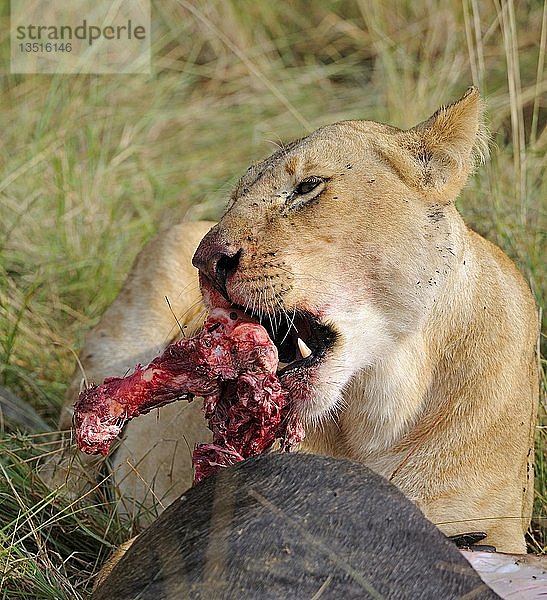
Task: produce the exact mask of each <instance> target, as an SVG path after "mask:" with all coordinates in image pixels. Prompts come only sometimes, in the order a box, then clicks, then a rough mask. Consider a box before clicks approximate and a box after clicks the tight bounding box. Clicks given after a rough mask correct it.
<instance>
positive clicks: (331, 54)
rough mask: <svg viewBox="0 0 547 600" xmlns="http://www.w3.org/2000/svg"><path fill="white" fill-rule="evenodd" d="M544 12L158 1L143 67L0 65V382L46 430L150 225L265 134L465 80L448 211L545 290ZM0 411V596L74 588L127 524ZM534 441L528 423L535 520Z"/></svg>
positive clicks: (543, 472) (214, 209)
mask: <svg viewBox="0 0 547 600" xmlns="http://www.w3.org/2000/svg"><path fill="white" fill-rule="evenodd" d="M1 10H3V17H2V18H3V20H2V29H1V32H2V35H3V37H4V41H5V39H7V16H8V15H7V9H5V8H4V9H0V11H1ZM545 19H546V16H545V8H544V7H543V5H542V3H541V2H528V3H514V2H513V1H506V0H504V1H501V0H494V1H493V2H491V3H484V2H480V3H479V2H478V1H477V0H463V2H462V4H458V3H442V2H435V1H433V0H425V1H423V2H399V3H382V2H379V1H376V0H355V1H349V0H348V1H345V2H342V1H338V2H326V1H325V2H323V1H319V2H314V3H305V2H304V1H303V0H297V1H295V2H292V3H271V2H266V1H256V0H238V1H237V2H236V1H235V0H203V1H198V0H191V1H186V0H181V1H180V2H175V1H174V0H167V1H165V2H161V3H159V2H158V3H155V10H154V28H155V35H154V44H153V57H154V58H153V74H152V75H151V76H92V75H91V76H62V75H58V76H47V75H34V76H17V75H4V76H3V78H2V83H1V85H2V96H1V98H0V109H1V110H0V115H1V116H0V119H1V130H2V139H1V141H0V165H1V169H0V197H1V202H0V223H2V226H1V228H0V282H1V283H0V385H1V386H3V387H4V388H8V389H9V390H11V391H12V392H14V393H15V394H16V395H18V396H19V397H20V398H21V399H22V400H24V401H26V402H27V403H28V405H29V406H30V407H32V408H33V409H34V410H35V411H36V412H37V413H38V414H39V415H40V416H41V417H42V418H43V419H45V420H46V422H47V423H49V425H50V426H51V427H54V426H55V422H56V416H57V414H58V411H59V408H60V405H61V402H62V397H63V393H64V390H65V388H66V385H67V382H68V380H69V378H70V375H71V370H72V368H73V364H74V352H75V351H77V349H78V347H79V346H80V344H81V341H82V335H83V333H84V332H85V331H86V330H87V329H89V328H90V327H91V326H92V325H93V324H94V323H95V322H96V320H97V318H98V317H99V315H100V314H101V312H102V311H103V310H104V308H105V306H106V305H107V304H108V303H109V302H110V301H111V300H112V299H113V297H114V296H115V294H116V291H117V289H118V288H119V285H120V283H121V281H122V280H123V277H124V274H125V273H126V272H127V270H128V268H129V265H130V264H131V261H132V259H133V257H134V255H135V254H136V252H137V251H138V249H139V248H140V246H141V245H142V243H143V242H144V241H145V240H146V239H148V238H149V237H150V236H151V235H153V234H154V233H155V232H157V231H158V230H161V229H162V228H164V227H166V226H168V225H169V224H170V223H172V222H174V221H176V220H183V219H186V220H191V219H197V218H201V217H208V218H216V217H218V216H219V215H220V214H221V212H222V207H223V203H224V198H225V196H226V193H227V191H228V190H229V188H230V186H231V185H232V183H233V182H234V180H235V179H236V178H237V177H238V176H239V175H240V174H241V173H242V172H243V171H244V170H245V168H246V167H247V165H248V163H249V162H250V161H252V160H255V159H257V158H259V157H261V156H264V155H265V154H268V153H269V152H270V151H271V149H272V142H274V143H275V142H276V141H278V140H288V139H291V138H295V137H298V136H300V135H302V134H305V133H306V132H307V131H309V130H311V129H313V128H315V127H318V126H320V125H322V124H326V123H329V122H332V121H335V120H339V119H344V118H350V117H351V118H359V117H363V118H369V119H376V120H381V121H388V122H390V123H392V124H394V125H397V126H401V127H405V126H410V125H412V124H414V123H415V122H418V121H420V120H422V119H423V118H425V117H427V116H428V115H429V114H430V113H431V112H433V111H434V110H435V109H436V108H437V107H438V105H440V104H442V103H446V102H448V101H451V100H454V99H456V98H457V97H458V96H459V95H461V93H462V92H463V91H464V90H465V88H466V87H467V85H468V84H470V83H474V84H476V85H478V86H479V88H480V89H481V91H482V92H483V94H485V95H486V97H487V99H488V117H489V127H490V130H491V132H492V139H493V147H492V159H491V161H490V162H489V163H488V164H487V165H486V166H484V167H482V168H481V169H480V171H479V172H478V173H477V174H476V176H475V177H474V179H473V181H472V182H471V183H470V184H469V185H468V186H467V188H466V189H465V190H464V192H463V194H462V196H461V199H460V200H459V206H460V209H461V210H462V212H463V213H464V215H465V217H466V218H467V220H468V222H469V223H470V224H471V225H472V226H474V227H475V228H476V229H477V230H479V231H480V232H481V233H482V234H484V235H485V236H486V237H488V238H489V239H491V240H493V241H494V242H496V243H497V244H499V245H500V246H501V247H502V248H503V249H504V250H505V251H506V252H507V253H508V254H509V255H510V256H511V257H512V258H513V259H514V260H515V261H516V262H517V263H518V265H519V267H520V268H521V270H522V272H523V273H524V274H525V276H526V277H527V279H528V281H529V282H530V285H531V287H532V289H533V291H534V293H535V295H536V298H537V300H538V303H539V304H542V302H543V299H544V294H545V289H546V281H545V272H544V270H542V266H543V265H542V258H543V256H544V255H545V248H544V245H543V244H544V237H542V233H541V232H542V230H545V227H544V225H545V223H544V222H543V227H542V219H544V216H545V212H544V211H545V206H542V205H541V203H542V201H544V199H545V198H546V197H547V194H546V185H545V183H544V180H543V178H542V171H543V170H544V168H545V146H546V142H547V133H546V130H545V113H544V108H545V107H544V106H542V104H541V99H542V95H543V98H545V92H546V91H547V79H546V78H545V75H544V65H543V63H542V62H541V60H542V52H541V51H540V45H541V46H542V47H543V51H544V50H545V36H546V29H547V26H546V22H545ZM2 48H4V52H5V44H4V45H3V46H2ZM2 58H3V60H4V64H7V63H6V59H7V56H6V55H5V54H4V55H2ZM8 421H9V419H7V420H6V423H5V432H6V433H5V436H4V437H5V439H4V441H3V442H2V444H3V446H2V447H3V453H2V457H1V458H0V464H1V465H2V469H3V470H2V472H1V473H0V572H1V573H2V575H1V583H0V597H3V598H10V599H11V598H18V597H24V598H28V597H30V596H32V597H35V598H44V599H46V598H74V597H79V595H80V594H82V593H84V592H85V590H86V589H88V587H89V580H90V579H89V578H90V577H91V576H92V574H93V573H94V572H96V570H97V568H98V566H99V563H100V562H101V560H102V558H103V557H104V556H105V553H107V552H108V550H109V548H110V547H112V546H113V545H115V544H117V543H118V542H119V541H120V540H121V539H122V538H123V537H124V535H126V533H127V529H125V530H124V526H123V524H120V523H118V522H117V521H116V519H115V518H114V516H113V513H112V508H111V506H110V505H109V503H108V498H106V497H105V498H104V502H103V503H102V506H88V504H86V500H85V499H84V500H83V501H82V502H83V503H77V504H72V505H71V504H70V503H67V502H66V501H65V500H63V499H62V498H60V497H59V496H58V495H56V494H55V493H52V492H51V491H50V490H48V489H47V487H46V486H45V485H44V484H43V482H42V481H41V480H40V478H39V477H38V476H37V475H36V472H35V469H34V466H35V464H36V462H37V461H38V460H39V458H40V456H41V455H43V454H44V452H45V451H55V449H54V447H53V446H52V445H51V444H49V440H48V439H47V437H46V438H44V437H41V438H36V437H33V436H29V435H23V434H13V433H12V432H13V424H11V425H10V423H9V422H8ZM543 424H544V425H543V426H544V427H545V426H546V422H545V421H543ZM546 437H547V436H546V431H545V429H538V462H537V471H538V477H537V503H536V509H535V511H536V515H537V516H540V515H541V516H543V517H545V515H546V512H547V509H546V506H547V463H546V461H545V457H544V444H545V440H546ZM545 543H546V542H545V541H541V539H540V538H539V537H537V538H536V541H535V542H532V544H535V545H534V548H535V549H536V550H542V549H543V550H544V549H545V548H544V545H545Z"/></svg>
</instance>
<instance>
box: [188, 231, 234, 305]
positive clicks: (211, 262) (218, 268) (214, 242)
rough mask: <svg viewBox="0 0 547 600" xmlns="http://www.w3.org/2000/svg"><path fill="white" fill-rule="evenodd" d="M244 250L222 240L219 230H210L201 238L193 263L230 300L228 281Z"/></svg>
mask: <svg viewBox="0 0 547 600" xmlns="http://www.w3.org/2000/svg"><path fill="white" fill-rule="evenodd" d="M242 252H243V250H242V249H241V248H237V247H236V246H233V245H231V244H228V243H226V242H224V241H223V240H221V239H220V238H219V236H218V234H217V232H215V231H210V232H209V233H208V234H207V235H206V236H205V237H204V238H203V239H202V240H201V242H200V244H199V246H198V249H197V250H196V253H195V254H194V257H193V258H192V264H193V265H194V267H196V268H197V269H199V270H200V271H201V273H203V274H204V275H205V276H206V277H207V278H208V279H209V281H210V282H211V283H212V284H213V285H214V286H215V288H216V289H217V290H218V291H219V292H220V293H221V294H222V295H223V296H224V297H225V298H226V299H228V300H229V298H228V291H227V290H226V281H227V279H228V276H229V275H231V274H232V273H234V272H235V271H236V270H237V267H238V265H239V259H240V258H241V253H242Z"/></svg>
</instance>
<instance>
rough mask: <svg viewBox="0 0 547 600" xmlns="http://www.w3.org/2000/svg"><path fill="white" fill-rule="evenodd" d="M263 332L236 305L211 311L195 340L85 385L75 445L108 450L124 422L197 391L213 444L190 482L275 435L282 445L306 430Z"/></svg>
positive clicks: (196, 457) (200, 455)
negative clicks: (128, 370) (98, 382)
mask: <svg viewBox="0 0 547 600" xmlns="http://www.w3.org/2000/svg"><path fill="white" fill-rule="evenodd" d="M277 365H278V358H277V349H276V347H275V345H274V343H273V342H272V340H271V339H270V337H269V336H268V333H267V332H266V330H265V329H264V328H263V327H262V326H261V325H260V324H259V323H257V322H255V321H253V320H251V319H250V318H249V317H248V316H247V315H245V314H244V313H242V312H240V311H236V310H226V309H216V310H214V311H213V312H212V313H211V315H210V316H209V318H208V319H207V321H206V322H205V325H204V328H203V330H202V332H201V333H200V334H199V335H197V336H196V337H193V338H189V339H182V340H180V341H179V342H176V343H174V344H171V345H170V346H168V347H167V348H166V350H165V351H164V352H163V354H162V355H161V356H158V357H157V358H155V359H154V360H153V361H152V362H151V363H150V364H149V365H148V366H146V367H142V366H141V365H138V366H137V367H136V368H135V371H134V372H133V373H132V374H131V375H128V376H127V377H122V378H119V377H112V378H109V379H105V381H104V383H103V384H102V385H98V386H97V385H93V386H91V387H89V388H88V389H86V390H85V391H84V392H82V394H80V397H79V399H78V402H77V403H76V406H75V409H74V420H75V427H76V437H77V442H78V446H79V448H80V449H81V450H83V451H84V452H87V453H88V454H97V453H101V454H103V455H106V454H107V453H108V450H109V448H110V445H111V443H112V442H113V440H114V439H115V438H116V437H117V436H118V435H119V433H120V432H121V429H122V427H123V425H124V423H125V422H126V421H128V420H129V419H132V418H134V417H136V416H138V415H139V414H143V413H146V412H149V411H150V410H152V409H153V408H157V407H160V406H164V405H165V404H168V403H170V402H174V401H175V400H179V399H184V398H185V399H188V400H191V399H192V398H193V397H194V396H203V398H204V410H205V417H206V418H207V420H208V424H209V428H210V429H211V431H212V432H213V443H212V444H199V445H198V446H196V448H195V450H194V453H193V457H192V460H193V462H194V466H195V468H196V474H195V480H196V481H200V480H201V479H202V478H203V477H205V476H207V475H210V474H211V473H214V472H216V471H217V470H218V469H219V468H220V467H222V466H228V465H230V464H234V463H236V462H239V461H241V460H244V459H245V458H248V457H250V456H254V455H256V454H261V453H262V452H264V451H265V450H267V449H268V448H269V447H270V446H271V445H272V444H273V443H274V441H275V440H276V439H281V445H282V448H283V449H285V450H288V449H289V448H290V447H291V446H293V445H295V444H297V443H299V442H300V441H301V440H302V438H303V437H304V431H303V428H302V425H301V424H300V422H299V420H298V418H297V416H296V414H295V413H294V411H293V410H292V407H291V405H290V402H289V399H288V395H287V394H286V392H285V391H284V390H283V388H282V387H281V384H280V382H279V380H278V378H277V375H276V369H277Z"/></svg>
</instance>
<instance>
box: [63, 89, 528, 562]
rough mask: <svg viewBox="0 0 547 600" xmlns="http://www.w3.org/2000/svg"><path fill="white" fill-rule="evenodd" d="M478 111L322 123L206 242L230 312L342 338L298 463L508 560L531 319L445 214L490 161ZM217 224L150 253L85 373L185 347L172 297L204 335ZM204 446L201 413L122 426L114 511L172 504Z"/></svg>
mask: <svg viewBox="0 0 547 600" xmlns="http://www.w3.org/2000/svg"><path fill="white" fill-rule="evenodd" d="M481 112H482V107H481V102H480V98H479V95H478V93H477V91H476V90H475V89H473V88H472V89H470V90H469V91H468V93H467V94H466V95H465V96H464V97H463V98H462V99H460V100H459V101H458V102H456V103H454V104H453V105H450V106H448V107H443V108H441V109H440V110H439V111H437V113H435V114H434V115H433V116H432V117H431V118H429V119H428V120H427V121H425V122H424V123H422V124H420V125H418V126H416V127H415V128H413V129H410V130H408V131H402V130H399V129H395V128H392V127H389V126H387V125H382V124H378V123H374V122H370V121H346V122H342V123H336V124H334V125H330V126H327V127H323V128H321V129H319V130H318V131H316V132H314V133H312V134H311V135H310V136H308V137H307V138H304V139H303V140H299V141H298V142H296V143H295V144H292V145H289V146H288V147H287V148H285V149H284V150H283V151H280V152H278V153H276V154H275V155H274V156H272V157H270V158H268V159H266V160H265V161H263V162H261V163H258V164H257V165H254V166H252V167H251V168H250V169H249V170H248V172H247V173H246V175H244V176H243V178H242V179H241V181H240V182H239V184H238V186H236V188H235V190H234V192H233V194H232V198H231V204H230V206H229V209H228V211H227V212H226V214H225V216H224V217H223V219H222V220H221V222H220V223H219V224H218V225H217V226H216V227H215V229H214V231H215V232H216V233H215V235H217V236H219V237H220V238H221V239H222V240H224V242H225V243H227V244H230V245H231V246H233V247H237V248H241V249H243V253H242V255H241V259H240V262H239V265H238V269H237V271H236V273H235V274H234V275H233V277H232V278H231V280H230V286H229V289H228V291H229V293H230V295H231V296H230V297H231V299H232V300H233V301H234V302H236V303H239V304H243V305H247V306H248V307H250V308H252V307H255V308H260V309H261V310H270V311H271V310H281V309H283V310H286V311H288V312H290V311H292V310H294V309H296V308H298V309H305V310H308V311H311V312H313V313H317V314H320V315H321V318H322V319H323V320H325V321H326V322H329V323H331V324H332V325H333V326H334V327H335V328H336V330H337V331H338V333H339V337H338V340H337V343H336V345H335V347H334V349H333V351H332V353H331V354H330V355H329V357H328V358H327V360H326V361H325V364H324V366H323V367H322V368H321V370H320V377H319V381H317V382H316V386H315V396H314V397H313V398H312V399H310V402H309V403H308V404H307V405H306V406H304V407H303V408H302V414H303V418H304V419H305V422H306V424H307V431H308V434H307V438H306V440H305V444H304V448H303V449H304V450H307V451H312V452H318V453H326V454H334V455H337V456H347V457H351V458H353V459H356V460H359V461H362V462H364V463H366V464H368V465H369V466H371V467H372V468H373V469H374V470H376V471H377V472H379V473H381V474H382V475H385V476H386V477H388V478H390V479H392V480H393V481H394V482H395V483H396V484H397V485H398V486H399V487H400V488H401V489H402V490H403V492H404V493H405V494H407V495H408V496H409V497H410V498H411V499H413V500H414V501H415V502H416V503H417V504H418V505H419V506H420V507H421V508H422V510H423V511H424V512H425V514H426V516H427V517H428V518H429V519H431V520H432V521H433V522H435V523H437V524H438V525H439V526H440V528H441V529H442V530H443V531H444V532H446V533H447V534H455V533H462V532H466V531H477V530H478V531H481V530H484V531H487V532H488V537H487V539H486V541H485V542H486V543H489V544H492V545H495V546H496V547H497V548H498V550H500V551H503V552H515V553H518V552H523V551H524V550H525V545H524V538H523V530H524V529H525V528H526V527H527V524H528V522H529V518H530V512H531V502H532V494H533V470H532V466H531V464H532V456H533V451H532V450H531V448H532V443H533V431H534V423H535V415H536V409H537V396H538V391H537V372H536V359H535V354H534V352H535V344H536V337H537V330H538V324H537V315H536V308H535V305H534V302H533V299H532V297H531V294H530V291H529V289H528V286H527V285H526V283H525V281H524V280H523V278H522V276H521V275H520V274H519V272H518V271H517V269H516V268H515V266H514V265H513V263H512V262H511V261H510V260H509V259H508V258H507V257H506V256H505V255H504V254H503V253H502V252H501V251H500V250H499V249H498V248H497V247H495V246H493V245H492V244H490V243H489V242H487V241H486V240H484V239H483V238H481V237H480V236H478V235H477V234H476V233H474V232H472V231H470V230H469V229H468V228H467V227H466V226H465V224H464V223H463V221H462V219H461V217H460V215H459V214H458V212H457V210H456V209H455V207H454V205H453V201H454V199H455V198H456V196H457V194H458V193H459V191H460V189H461V187H462V186H463V185H464V184H465V182H466V180H467V178H468V176H469V174H470V172H471V171H472V169H473V166H474V163H475V159H476V157H477V155H478V156H479V157H480V156H481V155H484V153H485V152H484V148H485V142H484V137H483V133H482V125H481ZM312 175H313V176H320V177H322V178H324V179H325V181H326V183H325V184H322V185H321V186H320V188H321V190H320V191H321V193H320V196H319V197H317V198H313V197H312V198H311V199H308V201H306V202H304V203H303V204H302V205H301V206H298V205H297V203H298V202H299V199H298V198H296V199H294V197H293V196H292V192H293V190H294V188H295V186H296V185H297V184H298V183H299V182H300V181H302V180H303V179H305V178H306V177H309V176H312ZM312 196H313V194H312ZM291 198H292V200H291ZM210 226H211V224H202V223H195V224H192V225H188V224H186V225H179V226H177V227H175V228H173V230H171V231H170V232H169V233H168V234H167V235H163V236H160V237H159V238H157V239H156V240H154V241H153V242H151V243H150V244H149V245H148V246H147V247H146V248H145V249H144V250H143V252H141V254H140V256H139V258H138V259H137V262H136V265H135V267H134V268H133V271H132V273H131V274H130V276H129V278H128V280H127V282H126V284H125V286H124V289H123V290H122V292H121V294H120V296H119V297H118V299H117V300H116V301H115V302H114V304H113V305H112V306H111V307H110V308H109V310H108V311H107V312H106V313H105V315H104V317H103V318H102V320H101V322H100V323H99V325H98V326H97V328H96V329H95V330H94V331H93V332H92V333H91V334H90V338H89V339H88V342H87V344H86V346H85V348H84V350H83V352H82V363H83V366H84V369H85V371H86V373H87V376H88V378H90V379H93V380H95V381H97V380H101V379H102V378H103V377H104V376H107V375H122V374H123V373H124V372H125V371H126V370H127V369H128V368H129V367H130V366H132V365H133V364H134V363H135V362H139V361H140V362H145V361H146V360H148V359H149V358H151V357H152V356H153V355H154V354H155V353H156V351H157V350H158V349H159V348H160V347H161V346H162V345H163V344H165V343H166V342H168V341H169V340H170V339H172V338H173V337H176V334H177V329H176V323H175V320H174V318H173V316H172V314H171V312H170V311H169V309H168V307H167V306H166V304H165V301H164V296H168V297H169V299H170V301H171V304H172V306H173V309H174V312H175V314H176V315H177V316H179V319H180V320H181V322H182V323H183V324H190V325H191V327H190V328H189V333H190V331H191V330H193V329H194V328H195V326H196V325H197V324H198V321H199V318H197V315H198V313H199V310H200V309H199V308H197V307H196V305H195V304H194V303H195V302H196V301H197V300H198V298H199V296H198V289H197V280H196V272H195V270H193V269H191V267H190V260H191V257H192V254H193V252H194V250H195V248H196V246H197V244H198V241H199V239H200V238H201V237H202V236H203V234H204V233H205V232H206V231H207V230H208V229H209V227H210ZM191 306H193V308H192V309H191V310H190V309H189V307H191ZM79 380H80V376H79V375H77V376H76V379H75V382H74V383H73V385H72V386H71V390H70V392H69V394H68V397H67V406H68V405H70V404H72V403H73V402H74V399H75V391H76V389H77V387H78V386H79ZM68 414H69V413H68V412H67V413H66V415H67V416H68ZM63 424H64V425H65V426H68V425H69V420H68V419H65V420H64V421H63ZM204 439H206V436H205V430H204V425H203V419H202V417H201V415H200V414H199V406H197V405H196V404H191V405H183V404H175V405H171V406H168V407H165V408H162V409H161V411H160V413H159V417H157V416H156V415H155V414H150V415H147V416H145V417H140V418H139V419H136V420H135V421H133V422H131V423H130V424H129V425H128V427H127V429H126V431H125V435H124V440H125V441H124V442H123V443H122V444H121V446H120V449H119V450H118V451H117V453H116V454H115V456H114V459H113V461H114V472H115V479H116V481H117V483H118V486H119V490H120V494H121V497H122V498H123V502H125V503H126V504H127V503H130V502H131V500H130V498H133V499H135V500H136V501H137V502H143V501H144V502H145V504H151V503H153V502H154V500H155V497H157V498H159V499H161V501H162V502H163V503H166V502H169V501H171V500H172V499H173V498H174V497H176V495H177V494H179V493H180V492H182V491H183V489H184V488H185V487H187V486H188V485H189V484H190V482H191V469H190V449H191V448H192V446H193V444H194V443H195V442H196V441H198V440H204ZM129 462H131V463H132V464H133V467H134V469H135V470H137V471H138V475H137V474H136V473H135V470H134V469H133V467H128V463H129ZM147 487H149V488H151V492H149V494H148V496H147V497H146V498H144V495H145V490H146V488H147ZM126 508H127V509H128V510H132V509H131V507H130V506H129V507H128V506H126Z"/></svg>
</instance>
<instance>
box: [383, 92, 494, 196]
mask: <svg viewBox="0 0 547 600" xmlns="http://www.w3.org/2000/svg"><path fill="white" fill-rule="evenodd" d="M482 113H483V102H482V100H481V98H480V95H479V92H478V90H477V89H476V88H474V87H471V88H469V89H468V90H467V92H466V93H465V95H464V96H462V98H460V99H459V100H458V101H456V102H454V103H453V104H450V105H449V106H443V107H441V108H439V110H438V111H437V112H436V113H434V114H433V115H432V116H431V117H429V119H427V120H426V121H424V122H423V123H420V124H419V125H416V126H415V127H413V128H412V129H409V130H407V131H403V132H401V133H399V134H397V136H396V137H397V146H398V150H399V152H395V154H394V153H393V152H391V153H390V154H391V156H389V157H388V158H389V160H390V162H391V163H392V164H393V166H394V167H395V168H396V169H397V171H398V172H399V175H400V176H401V177H402V178H403V180H405V181H406V182H407V183H408V184H409V185H411V186H412V187H415V188H417V189H418V190H420V191H421V192H422V193H423V194H424V195H425V196H426V197H427V198H428V199H431V200H434V201H435V202H442V203H448V202H450V201H451V200H453V199H454V198H455V197H456V195H457V194H458V192H459V191H460V190H461V188H462V187H463V186H464V184H465V182H466V181H467V178H468V176H469V174H470V173H471V171H472V170H473V167H474V165H475V163H476V161H477V159H479V160H480V161H481V162H482V161H483V160H484V159H485V157H486V155H487V153H488V144H487V135H486V129H485V127H484V124H483V120H482ZM392 150H394V148H393V147H392Z"/></svg>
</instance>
